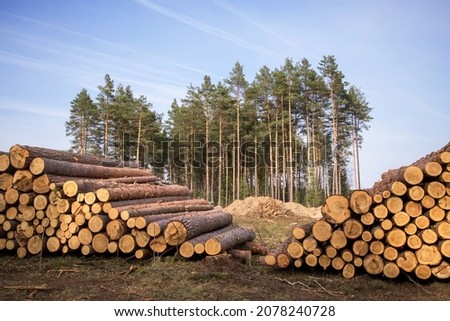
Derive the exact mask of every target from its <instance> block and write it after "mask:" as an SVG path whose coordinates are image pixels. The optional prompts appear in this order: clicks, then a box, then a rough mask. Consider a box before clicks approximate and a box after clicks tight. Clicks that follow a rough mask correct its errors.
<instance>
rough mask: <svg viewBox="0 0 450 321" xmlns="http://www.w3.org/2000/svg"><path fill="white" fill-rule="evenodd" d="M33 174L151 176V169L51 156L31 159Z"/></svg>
mask: <svg viewBox="0 0 450 321" xmlns="http://www.w3.org/2000/svg"><path fill="white" fill-rule="evenodd" d="M30 171H31V172H32V173H33V174H34V175H41V174H44V173H45V174H53V175H61V176H72V177H85V178H87V177H88V178H117V177H126V176H152V173H151V171H149V170H143V169H138V168H128V167H105V166H101V165H91V164H81V163H72V162H67V161H62V160H57V159H51V158H41V157H36V158H34V159H33V160H32V161H31V164H30Z"/></svg>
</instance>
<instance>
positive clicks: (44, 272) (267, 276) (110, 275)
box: [0, 215, 450, 301]
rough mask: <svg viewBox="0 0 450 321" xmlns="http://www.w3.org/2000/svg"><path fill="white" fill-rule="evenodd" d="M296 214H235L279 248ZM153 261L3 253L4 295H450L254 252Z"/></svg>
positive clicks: (0, 291)
mask: <svg viewBox="0 0 450 321" xmlns="http://www.w3.org/2000/svg"><path fill="white" fill-rule="evenodd" d="M308 219H309V218H308V217H306V218H302V219H300V218H299V217H297V216H289V215H287V216H285V215H279V216H269V217H263V218H261V217H258V216H235V222H236V223H238V224H240V225H243V226H250V227H252V228H254V229H255V231H256V232H257V241H259V242H262V243H265V244H267V246H268V247H269V248H271V247H275V246H277V245H278V244H280V242H281V241H282V240H284V239H285V238H286V237H287V235H288V233H289V231H290V229H291V228H292V226H293V225H295V224H300V223H302V220H308ZM169 254H170V253H168V255H165V256H163V257H154V258H151V259H147V260H136V259H134V258H133V257H122V256H114V255H111V256H105V255H98V256H89V257H83V256H80V255H75V254H73V255H66V256H60V255H58V256H45V255H44V256H43V257H40V256H33V257H28V258H25V259H18V258H17V257H15V256H14V255H9V254H5V253H1V254H0V300H3V301H5V300H19V301H22V300H41V301H47V300H50V301H53V300H63V301H66V300H77V301H79V300H101V301H103V300H108V301H115V300H133V301H134V300H139V301H141V300H156V301H165V300H183V301H185V300H270V301H275V300H282V301H284V300H295V301H297V300H302V301H305V300H316V301H317V300H339V301H346V300H351V301H353V300H370V301H384V300H421V301H432V300H450V283H449V282H448V281H447V282H442V281H434V280H433V281H428V282H419V281H418V280H415V279H412V278H410V277H408V276H407V275H402V276H401V277H400V278H398V279H396V280H388V279H386V278H383V277H373V276H369V275H367V274H363V273H362V271H360V274H359V275H357V276H356V277H355V278H353V279H350V280H347V279H344V278H343V277H342V276H341V275H340V274H339V273H333V272H331V271H326V272H323V271H319V270H317V269H301V270H296V269H287V270H278V271H277V270H274V269H272V268H271V267H268V266H265V265H264V264H263V263H261V258H262V257H261V256H253V257H252V260H251V263H250V264H243V263H240V262H237V261H235V260H233V259H232V258H230V257H229V256H228V255H219V256H215V257H204V258H197V259H194V260H185V259H183V258H181V257H179V256H178V255H176V254H174V253H171V254H170V255H169Z"/></svg>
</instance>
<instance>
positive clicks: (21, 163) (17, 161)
mask: <svg viewBox="0 0 450 321" xmlns="http://www.w3.org/2000/svg"><path fill="white" fill-rule="evenodd" d="M9 155H10V160H11V165H12V166H14V167H15V168H17V169H23V168H25V167H27V166H28V165H29V164H30V163H31V161H32V160H33V159H34V158H36V157H42V158H51V159H58V160H62V161H66V162H73V163H80V164H90V165H99V166H106V167H136V166H137V164H136V163H135V162H122V161H116V160H111V159H105V158H99V157H96V156H91V155H81V154H76V153H71V152H65V151H60V150H54V149H49V148H42V147H32V146H26V145H18V144H16V145H14V146H12V147H11V148H10V150H9Z"/></svg>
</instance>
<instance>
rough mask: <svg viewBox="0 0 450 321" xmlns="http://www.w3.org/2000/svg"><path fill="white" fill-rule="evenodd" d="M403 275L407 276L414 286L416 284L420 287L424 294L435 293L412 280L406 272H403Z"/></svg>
mask: <svg viewBox="0 0 450 321" xmlns="http://www.w3.org/2000/svg"><path fill="white" fill-rule="evenodd" d="M405 275H406V276H407V277H408V279H409V281H411V283H413V284H414V285H415V286H417V287H418V288H419V289H421V290H422V291H423V292H425V293H426V294H429V295H433V296H434V295H435V294H434V293H433V292H430V291H428V290H427V289H425V288H424V287H423V286H422V285H420V284H419V283H417V282H416V281H414V280H413V279H412V278H411V277H410V276H409V275H408V274H406V273H405Z"/></svg>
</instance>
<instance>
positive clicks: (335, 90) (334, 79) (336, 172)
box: [319, 56, 346, 194]
mask: <svg viewBox="0 0 450 321" xmlns="http://www.w3.org/2000/svg"><path fill="white" fill-rule="evenodd" d="M319 70H320V71H321V73H322V77H323V78H324V79H325V81H326V84H327V92H328V95H329V100H330V107H331V111H330V121H331V128H332V158H333V175H332V193H333V194H341V191H342V183H343V182H342V180H341V179H342V175H344V174H345V171H344V170H343V168H342V161H344V157H343V156H344V153H345V146H340V145H343V144H340V141H339V138H340V137H343V138H345V137H346V136H345V135H342V134H343V132H344V131H343V128H342V127H341V125H342V124H343V123H342V119H343V117H342V116H343V115H342V114H341V113H342V112H343V106H345V105H344V96H345V83H344V75H343V74H342V72H341V71H340V70H339V69H338V64H337V63H336V58H335V57H334V56H324V57H323V59H322V60H321V61H320V63H319ZM344 145H345V144H344Z"/></svg>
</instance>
